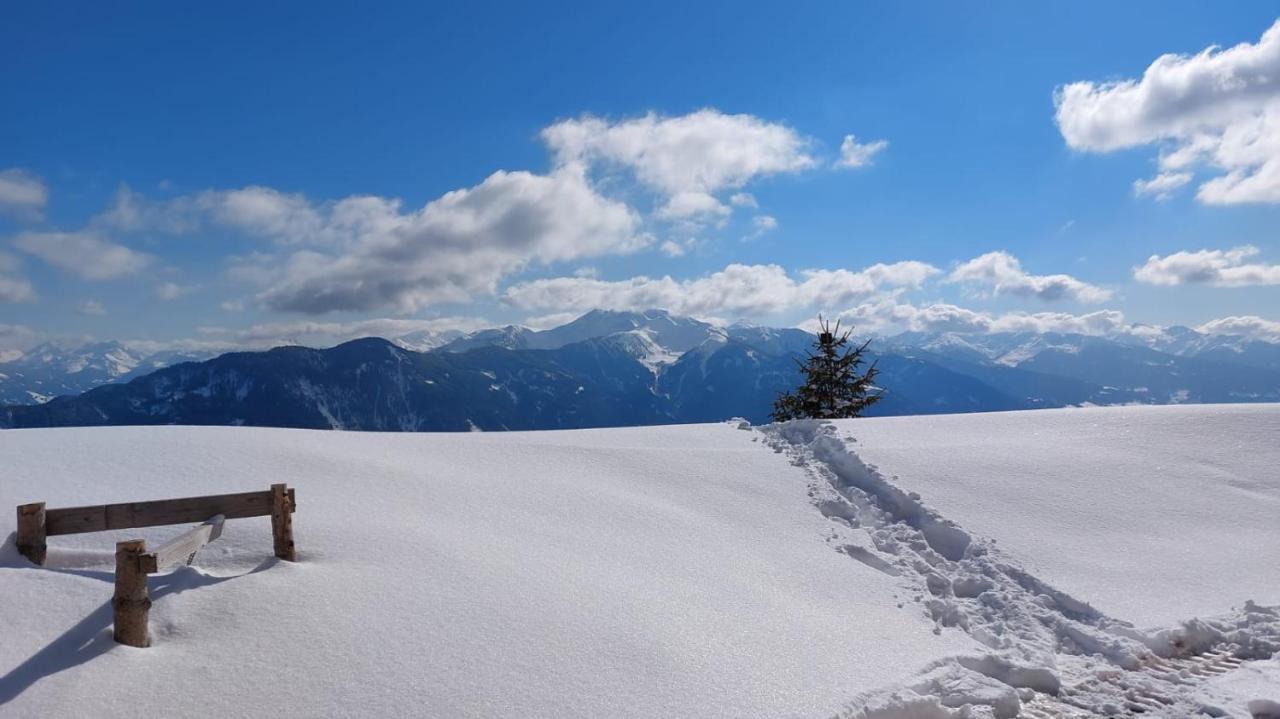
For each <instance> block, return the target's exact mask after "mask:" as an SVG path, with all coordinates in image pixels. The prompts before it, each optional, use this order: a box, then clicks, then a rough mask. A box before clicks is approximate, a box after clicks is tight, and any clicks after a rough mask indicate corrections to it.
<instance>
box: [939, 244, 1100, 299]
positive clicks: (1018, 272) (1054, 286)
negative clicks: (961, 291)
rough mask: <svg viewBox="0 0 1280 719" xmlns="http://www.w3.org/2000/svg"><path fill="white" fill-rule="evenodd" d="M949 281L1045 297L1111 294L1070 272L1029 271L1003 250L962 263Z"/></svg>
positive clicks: (1010, 293)
mask: <svg viewBox="0 0 1280 719" xmlns="http://www.w3.org/2000/svg"><path fill="white" fill-rule="evenodd" d="M947 281H948V282H960V283H966V284H970V285H978V286H985V287H989V288H990V289H991V292H992V294H996V295H1014V296H1018V297H1035V298H1038V299H1041V300H1044V301H1054V300H1061V299H1071V300H1077V301H1079V302H1103V301H1105V300H1107V299H1109V298H1110V297H1111V292H1110V291H1109V290H1104V289H1102V288H1101V287H1097V286H1095V285H1091V284H1089V283H1087V282H1082V281H1080V280H1078V279H1076V278H1074V277H1072V276H1070V275H1032V274H1028V273H1027V272H1026V271H1025V270H1023V269H1022V263H1021V262H1019V261H1018V258H1016V257H1014V256H1013V255H1011V254H1009V253H1008V252H1003V251H996V252H988V253H986V254H985V255H981V256H978V257H975V258H973V259H972V260H969V261H968V262H965V263H962V264H960V265H958V266H957V267H956V268H955V269H954V270H952V271H951V274H950V275H949V276H948V277H947Z"/></svg>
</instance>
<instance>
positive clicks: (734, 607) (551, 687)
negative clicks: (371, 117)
mask: <svg viewBox="0 0 1280 719" xmlns="http://www.w3.org/2000/svg"><path fill="white" fill-rule="evenodd" d="M755 438H756V437H755V435H754V433H753V432H746V431H739V430H736V429H733V428H731V427H730V426H728V425H703V426H684V427H663V428H645V429H623V430H587V431H573V432H542V433H511V434H465V433H462V434H417V435H415V434H357V433H342V432H319V431H302V430H270V429H242V428H226V429H210V428H183V427H169V428H104V429H58V430H16V431H9V432H0V456H3V457H4V476H3V480H2V481H0V506H2V507H13V506H14V505H17V504H19V503H24V502H29V501H33V500H45V501H47V502H48V503H49V506H50V507H59V506H67V505H75V504H92V503H100V502H118V501H128V500H139V499H149V498H161V497H170V496H184V495H200V494H209V493H218V492H232V491H245V490H253V489H260V488H261V489H265V488H267V486H268V485H269V484H271V483H272V482H288V483H289V484H290V486H293V487H296V489H297V501H298V509H297V513H296V514H295V516H294V531H295V536H296V541H297V544H298V548H299V559H300V560H301V561H300V562H299V563H297V564H287V563H276V562H275V561H274V560H272V559H271V531H270V526H269V522H268V521H267V520H265V519H249V520H231V521H228V523H227V526H226V529H225V530H224V532H223V536H222V539H220V540H219V541H218V542H217V543H215V544H213V545H211V546H210V548H209V549H208V550H206V552H205V553H204V554H202V555H201V556H200V557H199V558H198V560H197V562H196V568H195V569H191V570H184V571H181V572H179V573H178V574H177V575H176V576H161V577H153V578H152V583H153V588H152V593H153V599H154V601H155V606H154V608H153V609H152V612H151V626H152V632H153V635H154V646H153V647H151V648H149V649H145V650H137V649H130V648H126V647H120V646H116V645H114V644H112V642H111V639H110V636H109V622H110V620H109V616H110V613H109V609H107V608H106V605H105V603H106V602H107V601H108V600H109V598H110V595H111V583H110V579H111V576H110V571H111V569H112V565H111V563H110V562H111V560H110V556H111V549H112V547H113V542H114V541H115V539H116V537H115V536H112V535H110V534H101V533H100V534H84V535H74V536H64V537H54V538H51V539H50V546H51V549H50V562H49V564H50V568H49V569H38V568H33V567H30V566H28V565H24V561H25V560H22V559H20V558H18V557H16V556H15V555H14V554H13V551H12V546H11V541H10V546H9V547H7V548H6V550H5V551H6V554H5V555H4V557H3V560H0V596H2V597H3V601H4V605H5V606H4V610H3V611H2V612H0V636H3V638H4V639H3V641H0V715H2V716H45V717H48V716H87V715H89V714H92V715H94V716H180V715H181V716H197V715H199V716H211V715H213V716H216V715H223V716H249V715H257V716H261V715H267V714H268V713H269V711H278V712H280V715H282V716H438V717H452V716H511V717H528V716H538V717H555V716H574V717H608V716H634V717H642V716H644V717H654V716H689V717H692V716H725V717H730V716H735V717H744V716H823V715H829V714H831V713H833V712H834V711H836V710H837V709H838V708H839V707H840V706H841V705H842V703H843V702H844V701H845V700H846V699H847V698H848V697H849V696H851V695H852V694H853V693H855V692H856V691H858V690H860V689H866V688H870V687H874V686H878V685H881V684H885V683H889V682H895V681H899V680H901V679H903V678H905V677H907V676H908V675H910V674H911V673H913V672H915V671H917V670H919V668H920V667H921V666H922V665H923V664H925V663H926V662H928V661H929V660H930V659H931V658H933V657H935V656H937V655H939V654H944V653H951V652H956V651H962V650H967V649H971V648H973V647H974V646H975V643H974V642H973V641H972V640H971V639H970V638H969V637H967V636H964V635H962V634H958V633H947V634H944V635H942V636H935V635H934V634H932V633H931V631H930V630H931V629H932V626H931V624H929V623H927V622H923V621H921V619H920V617H919V616H918V615H917V614H916V613H914V612H911V611H904V610H902V609H899V608H897V606H896V604H897V603H898V602H899V601H901V597H902V595H903V592H902V591H901V590H900V589H899V588H898V587H897V586H896V585H895V583H894V581H893V580H892V578H890V577H888V576H885V575H883V574H880V573H878V572H868V571H866V569H865V567H863V566H862V565H860V564H858V563H856V562H853V561H850V560H849V558H848V557H847V556H844V555H842V554H839V553H837V552H835V551H833V550H832V549H831V548H830V547H829V546H828V545H827V544H826V543H825V542H824V541H823V537H824V532H826V531H827V525H828V523H829V522H828V520H827V519H826V518H825V517H823V516H822V514H821V513H819V512H818V511H816V510H815V509H814V507H813V506H812V504H811V501H810V498H809V496H808V491H809V490H808V482H809V479H808V477H807V475H806V474H805V473H804V472H803V471H802V470H801V469H799V468H796V467H793V466H791V465H790V464H789V463H788V461H787V460H786V459H785V458H784V457H783V456H781V455H778V454H775V453H773V452H771V451H769V450H768V449H767V448H764V447H762V446H761V445H760V444H759V443H758V442H755V441H753V439H755ZM12 516H13V510H12V509H9V510H8V511H6V512H4V513H3V517H4V519H3V520H0V521H3V522H4V524H0V533H3V534H8V533H9V532H10V531H12V522H13V521H14V520H13V519H12ZM178 531H181V528H178V527H175V528H169V529H157V530H147V531H132V532H126V533H125V534H127V535H129V536H133V535H139V536H145V537H147V538H148V539H156V540H158V539H161V538H163V537H165V536H171V535H172V534H175V533H177V532H178ZM121 536H123V535H121ZM59 566H61V567H66V569H57V567H59ZM161 585H164V586H163V587H161ZM134 681H136V682H137V684H136V687H137V688H136V689H130V690H127V691H126V690H125V689H124V687H126V686H129V685H130V683H131V682H134ZM88 707H91V708H92V710H91V711H89V713H88V714H86V708H88ZM139 707H140V708H139Z"/></svg>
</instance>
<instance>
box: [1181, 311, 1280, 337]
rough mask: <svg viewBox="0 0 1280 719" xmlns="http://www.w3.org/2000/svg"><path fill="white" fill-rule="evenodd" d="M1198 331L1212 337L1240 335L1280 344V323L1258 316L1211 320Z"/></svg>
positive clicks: (1198, 328)
mask: <svg viewBox="0 0 1280 719" xmlns="http://www.w3.org/2000/svg"><path fill="white" fill-rule="evenodd" d="M1196 330H1197V331H1199V332H1203V333H1205V334H1210V335H1238V336H1241V337H1248V338H1249V339H1254V340H1261V341H1263V342H1280V322H1273V321H1271V320H1264V319H1262V318H1261V317H1258V316H1256V315H1242V316H1239V317H1223V318H1221V319H1216V320H1210V321H1209V322H1205V323H1204V324H1202V325H1200V326H1199V327H1197V328H1196Z"/></svg>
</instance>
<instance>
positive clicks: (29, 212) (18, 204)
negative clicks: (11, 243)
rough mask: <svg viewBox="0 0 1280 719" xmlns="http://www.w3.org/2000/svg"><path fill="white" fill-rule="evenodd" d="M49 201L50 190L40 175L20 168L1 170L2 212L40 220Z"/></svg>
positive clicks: (0, 193)
mask: <svg viewBox="0 0 1280 719" xmlns="http://www.w3.org/2000/svg"><path fill="white" fill-rule="evenodd" d="M48 202H49V190H48V188H47V187H45V184H44V181H43V180H41V179H40V178H39V177H36V176H35V175H33V174H31V173H30V172H27V171H26V170H21V169H18V168H10V169H8V170H0V214H3V215H9V216H10V217H16V218H18V219H20V220H39V219H40V218H41V214H42V212H43V210H44V206H45V205H46V204H48Z"/></svg>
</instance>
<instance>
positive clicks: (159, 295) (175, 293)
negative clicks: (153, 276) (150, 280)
mask: <svg viewBox="0 0 1280 719" xmlns="http://www.w3.org/2000/svg"><path fill="white" fill-rule="evenodd" d="M195 290H196V287H195V286H194V285H180V284H178V283H177V282H161V283H160V284H158V285H156V299H158V300H161V301H162V302H172V301H173V300H176V299H178V298H179V297H182V296H183V295H188V294H191V293H192V292H194V291H195Z"/></svg>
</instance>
